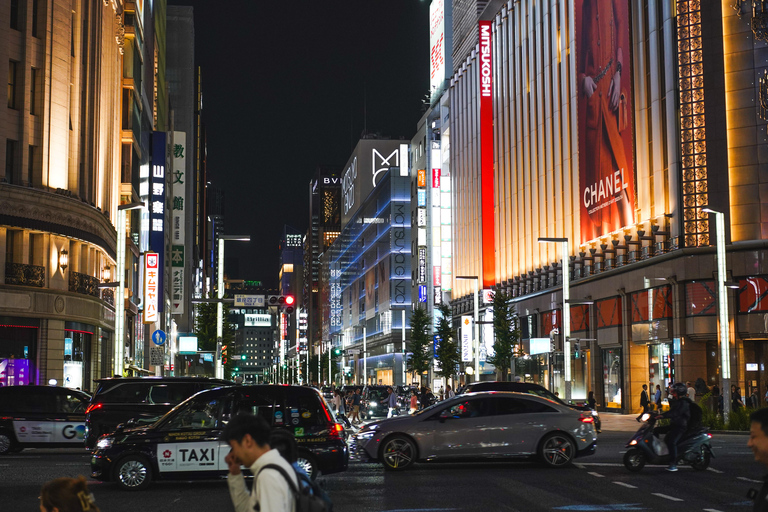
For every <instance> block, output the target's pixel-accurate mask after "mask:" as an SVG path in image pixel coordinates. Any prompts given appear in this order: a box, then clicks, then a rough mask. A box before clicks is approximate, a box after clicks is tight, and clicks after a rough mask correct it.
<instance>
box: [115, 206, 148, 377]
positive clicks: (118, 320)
mask: <svg viewBox="0 0 768 512" xmlns="http://www.w3.org/2000/svg"><path fill="white" fill-rule="evenodd" d="M143 207H144V203H141V202H139V203H127V204H121V205H118V207H117V268H116V269H115V271H116V272H117V297H115V352H114V354H113V355H114V363H115V371H114V373H115V374H116V375H120V376H121V377H122V376H123V368H124V366H125V239H126V237H127V234H126V232H125V230H126V224H127V222H128V214H127V213H126V212H127V211H128V210H136V209H138V208H143Z"/></svg>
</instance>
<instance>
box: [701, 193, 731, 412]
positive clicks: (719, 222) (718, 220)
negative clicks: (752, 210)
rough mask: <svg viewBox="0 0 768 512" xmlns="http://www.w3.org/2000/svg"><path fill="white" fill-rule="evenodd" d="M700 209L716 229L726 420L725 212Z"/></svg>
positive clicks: (728, 386) (728, 407) (728, 381)
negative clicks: (712, 216)
mask: <svg viewBox="0 0 768 512" xmlns="http://www.w3.org/2000/svg"><path fill="white" fill-rule="evenodd" d="M701 211H703V212H706V213H711V214H713V215H714V216H715V229H717V314H718V317H719V323H720V336H719V337H720V369H721V372H722V380H723V389H722V391H721V393H722V397H723V420H724V421H728V416H729V414H730V413H731V340H730V326H729V325H728V296H727V295H726V293H725V288H726V285H725V278H726V275H725V274H726V270H725V263H726V262H725V214H724V213H723V212H717V211H715V210H712V209H710V208H702V209H701Z"/></svg>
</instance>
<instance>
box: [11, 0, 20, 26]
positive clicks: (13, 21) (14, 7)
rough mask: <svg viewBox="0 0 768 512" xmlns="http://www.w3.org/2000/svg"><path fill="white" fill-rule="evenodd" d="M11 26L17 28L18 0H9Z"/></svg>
mask: <svg viewBox="0 0 768 512" xmlns="http://www.w3.org/2000/svg"><path fill="white" fill-rule="evenodd" d="M11 28H12V29H14V30H19V0H11Z"/></svg>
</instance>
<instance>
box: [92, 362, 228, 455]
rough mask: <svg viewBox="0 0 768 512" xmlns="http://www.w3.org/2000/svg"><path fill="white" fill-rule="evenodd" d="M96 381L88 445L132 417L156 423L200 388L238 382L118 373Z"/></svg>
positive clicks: (136, 419)
mask: <svg viewBox="0 0 768 512" xmlns="http://www.w3.org/2000/svg"><path fill="white" fill-rule="evenodd" d="M96 382H97V383H98V385H97V387H96V392H95V393H94V394H93V398H92V399H91V403H90V405H89V406H88V409H86V411H85V427H86V429H85V446H86V447H87V448H93V447H94V446H96V441H97V440H98V439H99V437H101V436H102V435H104V434H108V433H109V432H113V431H114V430H115V429H116V428H117V426H118V425H120V424H121V423H125V422H126V421H128V420H130V419H133V420H135V421H136V422H137V423H139V424H141V423H145V424H149V423H153V422H155V421H157V419H158V418H160V417H161V416H162V415H163V414H165V413H167V412H168V411H170V410H171V409H172V408H173V407H174V406H175V405H177V404H179V403H181V402H183V401H184V400H186V399H187V398H189V397H190V396H192V395H194V394H195V393H197V392H198V391H202V390H204V389H211V388H217V387H221V386H232V385H233V384H234V383H233V382H231V381H228V380H221V379H210V378H208V377H135V378H133V377H132V378H121V377H118V378H113V379H98V380H96Z"/></svg>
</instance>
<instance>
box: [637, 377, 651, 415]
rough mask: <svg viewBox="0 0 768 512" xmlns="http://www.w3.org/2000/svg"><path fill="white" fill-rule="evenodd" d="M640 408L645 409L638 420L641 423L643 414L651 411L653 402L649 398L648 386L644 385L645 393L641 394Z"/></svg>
mask: <svg viewBox="0 0 768 512" xmlns="http://www.w3.org/2000/svg"><path fill="white" fill-rule="evenodd" d="M640 407H642V408H643V412H641V413H640V416H638V417H637V418H636V419H637V421H640V418H642V417H643V414H645V413H647V412H648V411H649V410H650V409H651V400H650V399H649V398H648V384H643V391H641V392H640Z"/></svg>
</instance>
